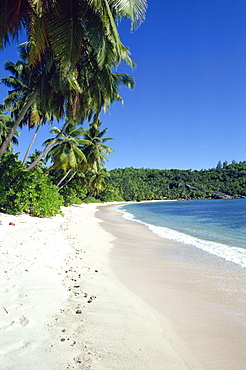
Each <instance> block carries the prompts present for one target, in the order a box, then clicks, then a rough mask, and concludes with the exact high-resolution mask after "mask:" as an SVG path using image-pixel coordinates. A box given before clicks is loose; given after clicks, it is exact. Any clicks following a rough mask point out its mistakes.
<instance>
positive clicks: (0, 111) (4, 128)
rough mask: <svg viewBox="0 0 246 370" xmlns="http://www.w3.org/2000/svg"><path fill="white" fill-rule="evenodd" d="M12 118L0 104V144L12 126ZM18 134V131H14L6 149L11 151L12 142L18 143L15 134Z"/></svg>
mask: <svg viewBox="0 0 246 370" xmlns="http://www.w3.org/2000/svg"><path fill="white" fill-rule="evenodd" d="M13 122H14V120H13V118H12V117H11V116H10V115H9V114H7V113H6V108H5V106H4V105H0V145H1V143H2V142H4V140H5V139H6V137H7V136H8V134H9V131H10V130H11V128H12V126H13ZM19 135H20V132H19V131H15V134H14V136H13V137H12V140H11V141H10V143H9V145H8V147H7V150H8V151H12V149H13V148H12V144H14V145H18V139H17V136H19Z"/></svg>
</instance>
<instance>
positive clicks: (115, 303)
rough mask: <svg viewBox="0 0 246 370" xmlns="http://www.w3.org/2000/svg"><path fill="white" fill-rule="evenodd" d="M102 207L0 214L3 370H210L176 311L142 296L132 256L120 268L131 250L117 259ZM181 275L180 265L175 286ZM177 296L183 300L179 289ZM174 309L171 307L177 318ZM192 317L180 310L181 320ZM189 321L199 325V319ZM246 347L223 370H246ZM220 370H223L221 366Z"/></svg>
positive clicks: (114, 239)
mask: <svg viewBox="0 0 246 370" xmlns="http://www.w3.org/2000/svg"><path fill="white" fill-rule="evenodd" d="M97 208H98V205H95V204H89V205H86V204H84V205H81V206H71V207H69V208H63V209H62V211H63V213H64V216H60V215H59V216H56V217H53V218H47V219H39V218H34V217H29V216H27V215H20V216H11V215H6V214H3V213H0V255H1V280H0V291H1V295H0V297H1V298H0V332H1V335H0V365H1V366H0V368H1V369H4V370H9V369H15V370H16V369H18V370H29V369H30V370H41V369H42V370H66V369H102V370H103V369H112V370H113V369H122V370H128V369H134V370H135V369H136V370H140V369H144V370H145V369H167V370H169V369H170V370H174V369H175V370H177V369H178V370H182V369H199V370H200V369H209V367H205V365H204V364H206V358H205V360H204V358H203V359H202V361H200V358H199V357H200V356H199V353H194V351H192V347H190V346H189V341H188V342H186V340H185V336H184V335H180V331H179V327H177V328H176V327H175V323H174V322H172V320H170V318H172V317H173V316H172V315H171V316H170V317H168V310H167V311H166V312H167V315H166V314H165V315H164V314H163V313H162V312H161V310H159V308H158V305H157V304H153V305H152V304H151V303H152V302H151V300H149V301H148V299H144V297H143V290H144V286H143V288H142V289H140V290H141V291H140V292H139V293H140V294H138V289H139V286H140V282H138V281H135V282H134V284H133V287H131V284H129V280H130V278H131V276H130V275H129V274H128V272H127V274H128V275H129V277H128V279H127V277H126V276H125V275H126V274H124V271H125V263H126V260H125V257H124V258H123V259H122V261H123V262H122V263H119V261H121V253H122V250H121V248H122V246H119V253H118V254H117V253H116V252H115V251H116V248H117V235H115V234H114V233H113V232H111V231H110V230H108V229H107V228H105V227H104V226H103V227H102V225H104V222H102V221H101V220H100V219H99V218H98V217H97V216H96V215H97V213H99V212H100V211H99V212H96V210H97ZM103 208H104V207H103ZM106 208H108V209H109V208H111V207H106ZM106 208H105V210H106ZM100 209H102V208H100ZM114 212H116V211H114ZM120 217H121V216H120V215H119V218H117V219H116V223H117V224H116V225H113V227H115V228H116V229H117V227H120V223H121V220H120ZM122 222H123V221H122ZM138 226H139V225H134V227H135V228H136V227H138ZM106 230H107V231H106ZM141 232H142V231H141ZM146 232H148V231H146ZM149 233H150V232H149ZM131 243H134V242H132V241H131V240H130V239H129V245H130V244H131ZM132 245H133V244H132ZM134 253H135V259H137V258H138V252H137V251H135V252H134V250H133V254H131V258H130V261H129V266H130V268H131V266H133V265H134V264H133V265H132V262H133V260H134ZM135 262H136V261H135ZM134 266H135V265H134ZM172 268H173V265H172V264H170V270H169V273H170V277H172V276H173V275H172V273H173V270H172ZM196 273H197V272H196ZM132 277H133V278H134V279H137V275H134V274H133V275H132ZM184 284H187V281H185V282H184ZM136 289H137V291H136ZM148 289H149V287H148ZM168 289H170V286H168ZM181 290H182V289H181ZM175 294H176V298H177V297H178V296H179V291H178V290H177V289H176V290H175V289H174V296H175ZM189 294H190V293H189ZM146 296H148V291H146ZM167 297H168V295H167ZM189 297H190V295H189ZM179 303H180V304H181V305H182V302H181V300H180V302H179ZM172 304H173V300H170V302H168V301H167V302H166V306H167V307H169V311H171V310H172V307H170V306H171V305H172ZM197 307H198V306H194V310H196V309H197ZM182 308H183V307H182V306H180V307H179V308H178V307H177V306H176V307H174V311H175V312H176V315H178V311H179V310H180V312H181V311H182ZM189 316H190V319H191V321H192V312H190V313H189ZM181 317H182V315H181ZM215 325H216V323H215ZM229 327H230V326H229ZM177 329H178V330H177ZM186 329H187V328H186ZM187 330H188V329H187ZM225 332H226V329H225ZM227 334H230V333H227ZM202 335H206V332H205V331H204V332H203V333H202ZM233 335H234V334H233ZM240 335H241V332H240V333H239V336H240ZM244 339H246V337H245V336H244V337H243V338H241V337H240V341H242V340H244ZM192 340H194V338H192ZM207 340H209V338H207V337H206V338H205V337H204V341H207ZM210 340H211V343H213V338H210ZM214 341H216V338H214ZM222 342H223V341H222ZM222 342H221V343H222ZM241 344H242V343H241ZM241 344H240V343H236V345H234V347H235V348H234V347H233V350H234V351H236V349H238V353H236V355H237V356H238V354H239V360H238V361H235V362H234V365H235V366H234V367H230V366H231V363H229V364H226V363H223V364H221V367H220V368H221V369H223V370H224V369H232V368H233V369H243V367H241V365H242V364H243V363H244V364H246V362H244V361H246V358H245V353H241V347H242V346H241ZM244 345H245V342H244ZM218 348H219V346H217V350H218ZM228 348H230V340H229V341H228ZM202 350H203V348H201V352H202ZM223 350H224V349H223ZM213 356H214V357H216V356H215V355H214V354H213V353H212V354H211V357H212V358H213ZM203 357H204V356H203ZM205 357H209V354H206V356H205ZM219 358H220V356H219ZM210 361H211V358H210ZM216 361H218V358H217V359H216V358H215V363H216ZM207 363H211V362H209V361H208V362H207ZM210 369H218V367H217V363H216V367H215V366H214V367H210Z"/></svg>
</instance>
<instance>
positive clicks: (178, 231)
mask: <svg viewBox="0 0 246 370" xmlns="http://www.w3.org/2000/svg"><path fill="white" fill-rule="evenodd" d="M118 208H119V210H120V211H121V212H123V214H124V217H125V218H127V219H129V220H132V221H137V222H140V223H143V224H145V225H146V226H147V227H148V228H149V229H150V230H151V231H152V232H154V233H156V234H158V235H159V236H161V237H163V238H167V239H172V240H174V241H178V242H181V243H183V244H187V245H192V246H194V247H197V248H200V249H202V250H204V251H206V252H208V253H211V254H214V255H216V256H218V257H220V258H223V259H225V260H227V261H231V262H234V263H236V264H238V265H240V266H242V267H246V199H229V200H194V201H172V202H151V203H147V202H146V203H136V204H129V205H124V206H119V207H118Z"/></svg>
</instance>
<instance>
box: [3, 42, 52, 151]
mask: <svg viewBox="0 0 246 370" xmlns="http://www.w3.org/2000/svg"><path fill="white" fill-rule="evenodd" d="M5 69H6V70H8V71H9V72H11V74H12V75H11V76H9V77H7V78H3V79H1V81H0V82H1V83H4V84H5V85H6V86H8V87H11V88H12V90H10V91H9V93H8V96H7V97H6V98H5V99H4V104H5V106H6V107H7V108H9V110H10V111H11V115H12V116H13V118H15V122H14V124H13V127H12V129H11V130H10V132H9V135H8V136H7V137H6V138H5V140H4V142H3V143H2V144H1V147H0V158H1V157H2V155H3V153H4V151H5V150H6V149H7V147H8V145H9V143H10V141H11V140H12V137H13V136H14V133H15V131H16V129H17V127H18V126H19V125H20V126H22V124H24V123H25V119H26V114H27V113H28V111H29V109H30V108H31V106H32V104H33V103H34V102H35V100H36V99H37V97H38V94H39V93H40V87H41V86H43V88H44V87H45V86H44V81H45V78H44V77H45V73H43V72H42V71H41V70H40V69H39V68H31V67H30V66H29V64H28V52H27V50H26V48H25V47H23V48H22V49H21V52H20V60H18V61H17V62H16V63H13V62H11V61H9V62H6V63H5ZM46 100H47V99H46ZM44 102H45V101H44V100H43V105H44ZM29 113H30V112H29Z"/></svg>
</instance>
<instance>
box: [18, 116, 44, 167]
mask: <svg viewBox="0 0 246 370" xmlns="http://www.w3.org/2000/svg"><path fill="white" fill-rule="evenodd" d="M40 127H41V122H40V124H39V125H38V126H37V128H36V130H35V132H34V135H33V138H32V140H31V142H30V144H29V146H28V148H27V151H26V154H25V157H24V159H23V161H22V166H25V164H26V161H27V158H28V156H29V153H30V150H31V147H32V146H33V143H34V141H35V139H36V137H37V134H38V131H39V129H40Z"/></svg>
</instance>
